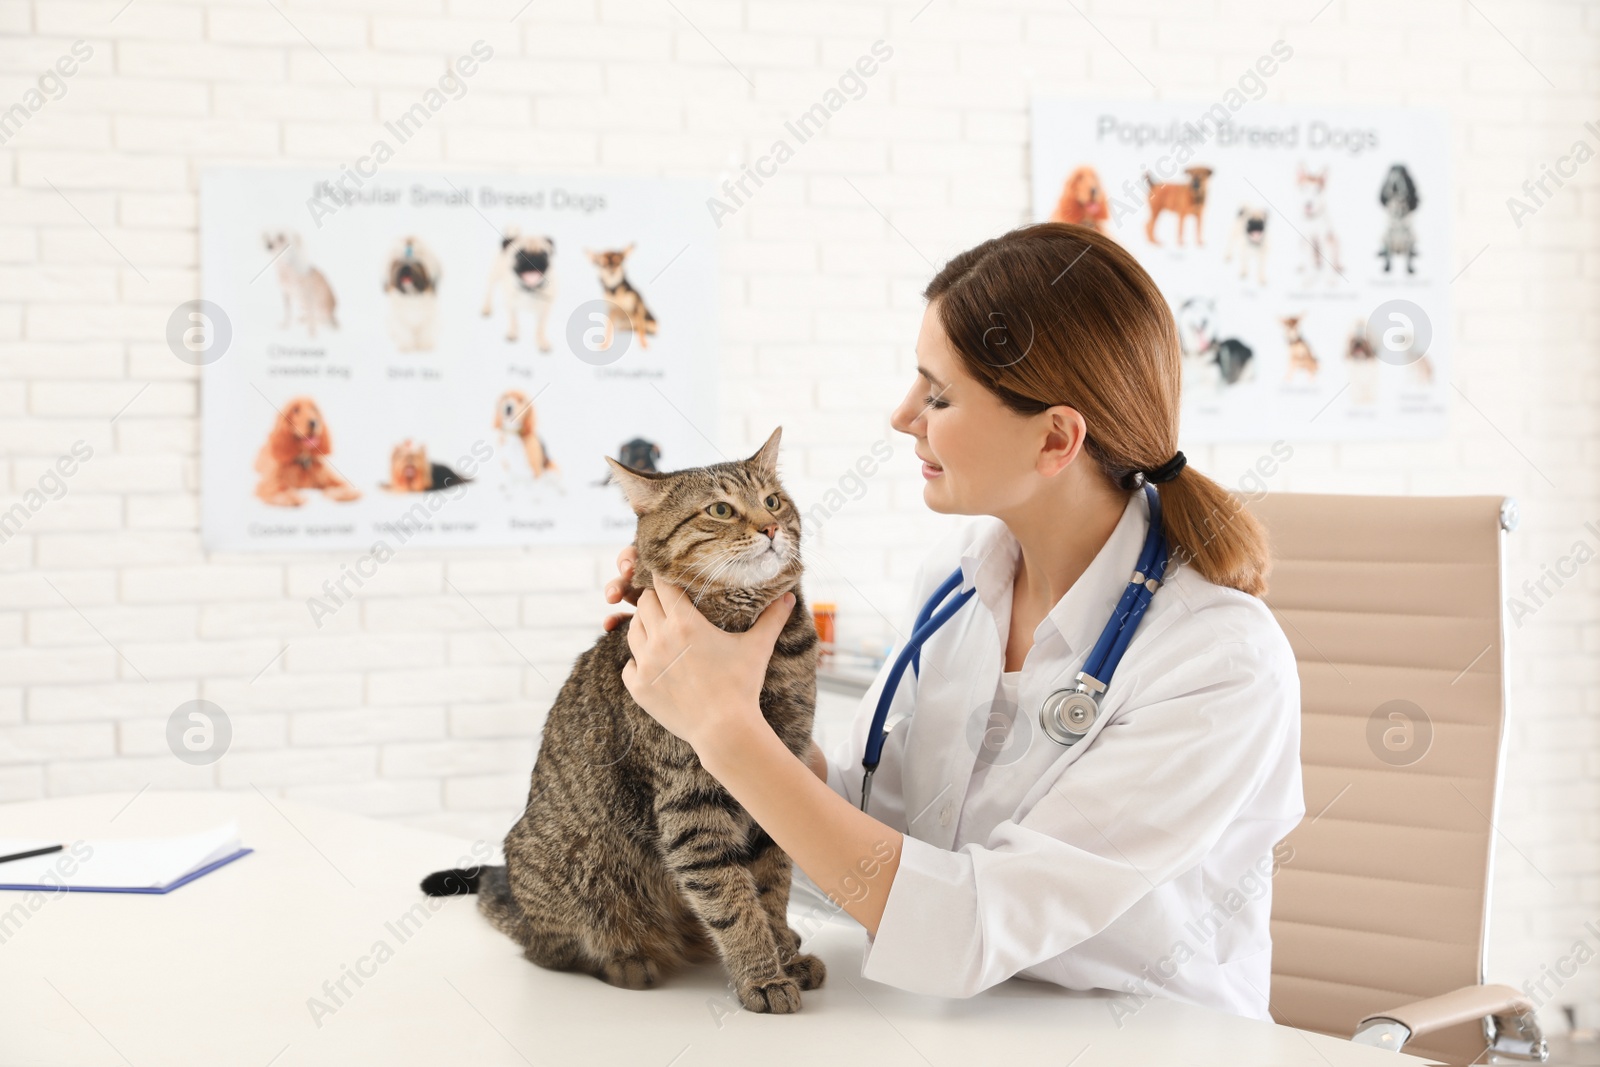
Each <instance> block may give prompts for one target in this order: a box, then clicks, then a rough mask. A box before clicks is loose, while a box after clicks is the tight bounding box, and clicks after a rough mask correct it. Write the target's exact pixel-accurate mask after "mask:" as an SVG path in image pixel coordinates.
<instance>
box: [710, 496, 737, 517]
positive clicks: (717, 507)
mask: <svg viewBox="0 0 1600 1067" xmlns="http://www.w3.org/2000/svg"><path fill="white" fill-rule="evenodd" d="M706 513H707V514H709V515H712V516H714V517H716V518H719V519H731V518H733V508H731V507H729V506H728V505H727V503H726V502H725V501H721V500H719V501H717V502H716V503H715V504H712V505H711V506H710V507H708V508H706Z"/></svg>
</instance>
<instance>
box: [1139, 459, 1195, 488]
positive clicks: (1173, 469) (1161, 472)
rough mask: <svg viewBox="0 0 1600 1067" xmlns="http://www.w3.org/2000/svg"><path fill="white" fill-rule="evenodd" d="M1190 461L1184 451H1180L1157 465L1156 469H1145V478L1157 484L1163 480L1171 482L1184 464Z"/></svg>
mask: <svg viewBox="0 0 1600 1067" xmlns="http://www.w3.org/2000/svg"><path fill="white" fill-rule="evenodd" d="M1188 462H1189V461H1188V460H1187V459H1185V458H1184V456H1183V453H1182V452H1179V453H1177V454H1176V455H1174V456H1173V457H1172V458H1171V459H1169V460H1167V461H1166V462H1165V463H1163V464H1162V465H1161V466H1159V467H1157V468H1156V469H1155V470H1153V471H1143V472H1142V473H1143V474H1144V480H1145V481H1147V482H1153V483H1155V484H1156V485H1160V484H1161V483H1162V482H1170V481H1172V479H1174V478H1176V477H1177V476H1178V472H1179V471H1181V470H1183V468H1184V466H1185V465H1186V464H1187V463H1188Z"/></svg>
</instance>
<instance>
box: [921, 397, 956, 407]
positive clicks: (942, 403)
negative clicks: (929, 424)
mask: <svg viewBox="0 0 1600 1067" xmlns="http://www.w3.org/2000/svg"><path fill="white" fill-rule="evenodd" d="M922 402H923V403H924V404H926V405H928V406H929V407H931V408H933V409H934V410H935V411H938V410H939V409H940V408H947V407H949V406H950V401H948V400H940V399H939V398H938V397H934V396H925V397H923V398H922Z"/></svg>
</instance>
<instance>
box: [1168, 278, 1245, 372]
mask: <svg viewBox="0 0 1600 1067" xmlns="http://www.w3.org/2000/svg"><path fill="white" fill-rule="evenodd" d="M1177 320H1178V344H1179V346H1180V348H1181V349H1182V351H1183V387H1184V388H1185V389H1205V390H1208V391H1211V392H1216V391H1218V390H1220V389H1222V388H1224V387H1225V386H1230V385H1238V384H1239V383H1240V382H1241V381H1246V380H1249V379H1252V378H1254V377H1255V362H1254V357H1255V351H1254V350H1253V349H1252V348H1251V347H1250V346H1249V345H1247V344H1245V343H1244V342H1243V341H1241V340H1239V339H1238V338H1237V337H1229V338H1226V339H1223V338H1219V337H1218V336H1217V333H1218V331H1217V325H1216V322H1217V302H1216V301H1215V300H1213V299H1211V298H1210V297H1206V296H1192V297H1190V298H1189V299H1187V300H1185V301H1184V302H1183V303H1182V304H1181V305H1179V307H1178V314H1177Z"/></svg>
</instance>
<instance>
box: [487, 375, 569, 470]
mask: <svg viewBox="0 0 1600 1067" xmlns="http://www.w3.org/2000/svg"><path fill="white" fill-rule="evenodd" d="M494 428H495V429H496V430H499V431H500V443H501V444H502V445H504V444H505V435H506V434H513V435H514V436H516V437H517V439H518V440H519V441H521V442H522V454H523V456H524V457H525V458H526V459H527V468H526V469H527V471H528V474H529V476H530V477H532V478H533V479H534V480H536V481H537V480H538V479H541V478H544V477H547V476H550V477H552V478H553V480H555V482H556V485H557V486H558V487H559V486H560V480H559V476H560V474H561V468H560V467H558V466H557V465H556V461H555V460H553V459H551V458H550V453H549V451H547V450H546V449H545V447H544V440H543V439H542V438H540V436H539V432H538V415H537V413H536V412H535V411H534V407H533V401H531V400H529V399H528V395H527V394H526V393H524V392H522V391H521V390H519V389H507V390H506V391H505V392H503V393H501V394H500V396H499V398H498V399H497V400H495V402H494ZM505 455H506V450H504V449H502V451H501V457H502V463H504V464H505V465H506V467H507V470H508V471H509V469H510V463H509V461H508V460H506V459H505V458H504V457H505Z"/></svg>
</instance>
